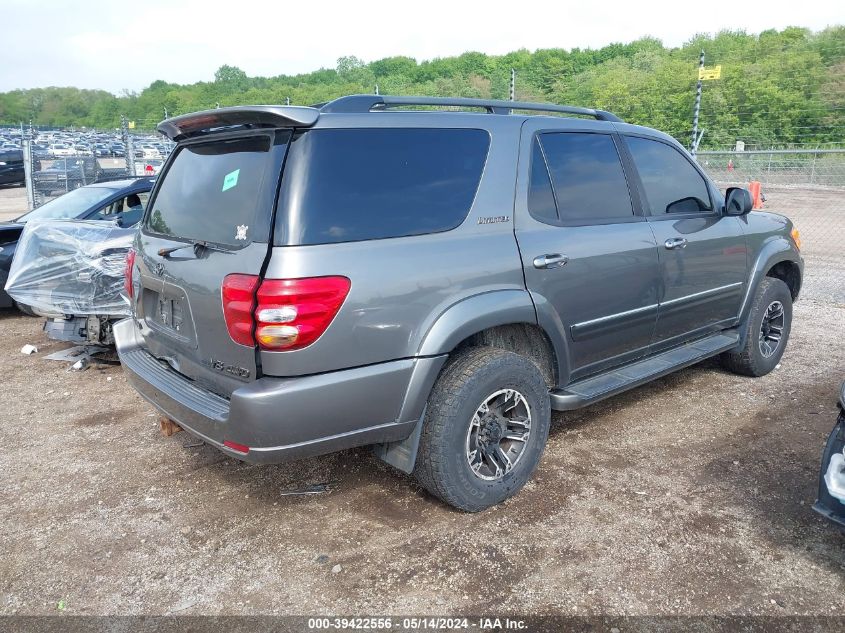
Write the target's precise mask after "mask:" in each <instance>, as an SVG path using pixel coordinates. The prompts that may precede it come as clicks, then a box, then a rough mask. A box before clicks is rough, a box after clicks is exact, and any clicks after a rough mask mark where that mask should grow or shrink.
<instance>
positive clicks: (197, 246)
mask: <svg viewBox="0 0 845 633" xmlns="http://www.w3.org/2000/svg"><path fill="white" fill-rule="evenodd" d="M188 247H191V248H193V249H194V255H199V254H200V253H201V252H202V251H203V250H209V251H217V252H218V253H231V252H232V251H231V250H229V249H228V248H223V247H222V246H217V245H215V244H209V243H208V242H205V241H203V240H192V241H191V242H189V243H188V244H182V245H181V246H171V247H170V248H160V249H158V256H159V257H167V256H168V255H170V254H171V253H175V252H176V251H181V250H182V249H183V248H188Z"/></svg>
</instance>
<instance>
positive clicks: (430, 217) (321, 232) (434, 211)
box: [275, 128, 490, 245]
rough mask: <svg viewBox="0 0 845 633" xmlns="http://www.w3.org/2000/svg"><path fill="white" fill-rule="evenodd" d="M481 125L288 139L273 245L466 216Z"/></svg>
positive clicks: (387, 233)
mask: <svg viewBox="0 0 845 633" xmlns="http://www.w3.org/2000/svg"><path fill="white" fill-rule="evenodd" d="M489 145H490V135H489V134H488V133H487V132H485V131H483V130H470V129H428V128H420V129H417V128H412V129H409V128H400V129H392V128H365V129H360V128H359V129H332V130H312V131H309V132H305V133H304V134H302V135H301V136H299V137H298V138H296V139H294V140H293V141H292V142H291V147H290V152H289V155H288V159H287V162H286V166H285V173H284V176H283V178H282V190H281V196H280V200H279V213H278V214H277V218H278V220H277V222H276V236H275V239H276V244H279V245H306V244H329V243H336V242H352V241H357V240H371V239H380V238H387V237H401V236H408V235H421V234H425V233H436V232H439V231H448V230H450V229H453V228H455V227H457V226H458V225H459V224H461V222H463V220H464V218H466V216H467V213H469V209H470V207H471V206H472V201H473V199H474V198H475V192H476V189H477V188H478V182H479V180H480V179H481V172H482V170H483V169H484V163H485V161H486V159H487V150H488V148H489Z"/></svg>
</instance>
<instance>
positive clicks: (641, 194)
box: [618, 132, 722, 221]
mask: <svg viewBox="0 0 845 633" xmlns="http://www.w3.org/2000/svg"><path fill="white" fill-rule="evenodd" d="M618 136H619V141H620V145H621V146H623V147H624V158H623V164H625V165H626V167H629V168H630V171H631V177H632V179H633V181H634V182H635V183H636V189H637V198H639V199H640V202H641V204H642V213H643V215H644V216H646V217H647V218H648V220H649V221H661V220H677V219H683V218H701V217H705V218H706V217H712V216H720V215H722V213H721V211H720V210H719V203H718V200H714V199H713V191H712V187H711V186H710V180H709V179H708V178H707V176H706V174H705V173H704V172H703V170H702V169H701V167H700V166H699V165H698V164H697V163H696V162H695V161H692V160H690V159H689V157H688V156H687V155H686V154H684V153H683V152H679V151H678V148H677V147H675V146H673V145H672V144H671V143H667V142H666V141H665V140H664V139H662V138H657V137H654V136H649V135H647V134H636V133H633V132H624V133H622V134H619V135H618ZM628 137H632V138H641V139H645V140H647V141H654V142H657V143H662V144H663V145H665V146H666V147H668V148H670V149H671V150H672V151H674V152H675V153H676V154H678V156H680V157H681V158H682V159H684V160H685V161H686V162H687V164H689V165H690V166H691V167H692V168H693V170H694V171H695V173H697V174H698V176H699V177H700V178H701V180H702V182H703V183H704V189H705V191H706V192H707V197H708V202H710V207H711V208H710V210H709V211H697V212H695V213H654V212H653V211H652V209H651V204H650V203H649V202H648V197H647V196H646V195H645V186H644V185H643V181H642V179H641V178H640V172H639V170H638V169H637V165H636V163H635V162H634V156H633V154H632V153H631V150H630V148H629V147H628V140H627V139H628Z"/></svg>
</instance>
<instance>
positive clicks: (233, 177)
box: [220, 169, 241, 191]
mask: <svg viewBox="0 0 845 633" xmlns="http://www.w3.org/2000/svg"><path fill="white" fill-rule="evenodd" d="M240 173H241V170H240V169H236V170H235V171H233V172H229V173H228V174H226V176H224V178H223V189H221V190H220V191H227V190H229V189H231V188H232V187H234V186H235V185H237V184H238V174H240Z"/></svg>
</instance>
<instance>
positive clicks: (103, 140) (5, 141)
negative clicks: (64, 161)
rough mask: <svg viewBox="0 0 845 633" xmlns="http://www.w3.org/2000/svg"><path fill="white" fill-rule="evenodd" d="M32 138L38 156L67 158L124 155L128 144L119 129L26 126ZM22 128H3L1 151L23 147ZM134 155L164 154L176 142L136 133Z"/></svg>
mask: <svg viewBox="0 0 845 633" xmlns="http://www.w3.org/2000/svg"><path fill="white" fill-rule="evenodd" d="M27 133H28V134H29V135H30V136H31V138H32V151H33V155H34V157H36V158H65V157H69V156H91V157H95V158H110V157H111V158H123V157H125V156H126V144H125V143H124V140H123V137H122V136H121V134H120V133H119V131H115V132H111V133H108V132H97V131H86V130H75V131H69V130H52V131H45V130H27ZM21 138H22V135H21V130H20V128H0V152H2V151H5V150H20V149H21ZM132 138H133V149H134V158H138V159H147V158H154V159H160V158H165V157H167V155H168V154H169V153H170V151H171V150H172V148H173V144H172V143H170V142H168V141H166V140H163V139H162V137H161V136H151V135H140V134H138V135H133V137H132Z"/></svg>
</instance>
